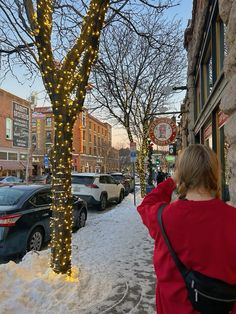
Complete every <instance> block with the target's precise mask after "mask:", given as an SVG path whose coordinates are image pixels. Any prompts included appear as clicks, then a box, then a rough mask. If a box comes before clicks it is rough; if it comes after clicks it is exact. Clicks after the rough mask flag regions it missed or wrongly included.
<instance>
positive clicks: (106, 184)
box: [72, 172, 125, 210]
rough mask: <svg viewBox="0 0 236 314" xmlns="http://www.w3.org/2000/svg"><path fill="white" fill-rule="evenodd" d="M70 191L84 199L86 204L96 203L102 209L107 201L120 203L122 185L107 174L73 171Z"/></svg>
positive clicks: (123, 190) (122, 191)
mask: <svg viewBox="0 0 236 314" xmlns="http://www.w3.org/2000/svg"><path fill="white" fill-rule="evenodd" d="M72 193H73V194H74V195H78V196H79V197H80V198H82V199H84V200H85V201H86V202H87V204H88V206H93V205H98V209H100V210H104V209H105V208H106V207H107V204H108V202H111V201H116V202H117V203H121V201H122V200H123V198H124V193H125V189H124V186H123V185H122V184H120V183H118V182H117V181H115V180H114V179H113V178H112V176H110V175H109V174H100V173H88V172H86V173H73V174H72Z"/></svg>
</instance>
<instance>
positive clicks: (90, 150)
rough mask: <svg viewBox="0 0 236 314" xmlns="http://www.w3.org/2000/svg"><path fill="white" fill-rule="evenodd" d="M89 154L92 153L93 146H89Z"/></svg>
mask: <svg viewBox="0 0 236 314" xmlns="http://www.w3.org/2000/svg"><path fill="white" fill-rule="evenodd" d="M89 155H92V147H89Z"/></svg>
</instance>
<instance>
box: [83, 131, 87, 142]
mask: <svg viewBox="0 0 236 314" xmlns="http://www.w3.org/2000/svg"><path fill="white" fill-rule="evenodd" d="M85 138H86V132H85V130H83V141H85Z"/></svg>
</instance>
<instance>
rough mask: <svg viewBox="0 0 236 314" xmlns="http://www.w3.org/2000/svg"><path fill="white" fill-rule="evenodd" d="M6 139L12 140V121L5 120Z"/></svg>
mask: <svg viewBox="0 0 236 314" xmlns="http://www.w3.org/2000/svg"><path fill="white" fill-rule="evenodd" d="M6 138H7V139H8V140H12V119H10V118H6Z"/></svg>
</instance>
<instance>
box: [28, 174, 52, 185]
mask: <svg viewBox="0 0 236 314" xmlns="http://www.w3.org/2000/svg"><path fill="white" fill-rule="evenodd" d="M30 181H31V182H32V183H36V184H50V183H51V181H52V178H51V175H50V174H49V173H47V174H43V175H39V176H34V177H32V178H31V180H30Z"/></svg>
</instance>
